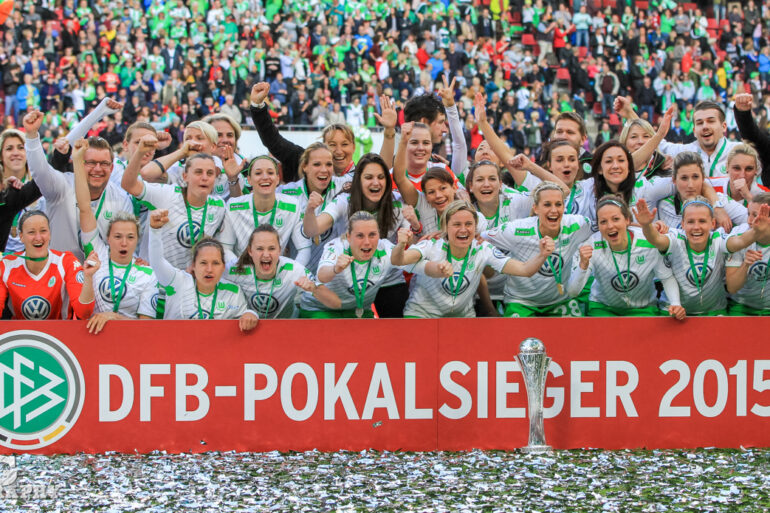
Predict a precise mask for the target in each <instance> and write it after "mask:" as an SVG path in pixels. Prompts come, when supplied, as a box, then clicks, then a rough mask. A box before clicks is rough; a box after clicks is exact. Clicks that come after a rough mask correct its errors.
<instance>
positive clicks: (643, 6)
mask: <svg viewBox="0 0 770 513" xmlns="http://www.w3.org/2000/svg"><path fill="white" fill-rule="evenodd" d="M649 6H650V4H649V2H636V7H637V9H647V8H648V7H649Z"/></svg>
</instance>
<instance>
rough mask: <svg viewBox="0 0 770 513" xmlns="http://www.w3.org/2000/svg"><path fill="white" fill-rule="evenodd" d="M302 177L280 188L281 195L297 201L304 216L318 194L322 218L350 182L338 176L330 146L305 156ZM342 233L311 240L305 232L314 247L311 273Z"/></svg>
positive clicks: (313, 147)
mask: <svg viewBox="0 0 770 513" xmlns="http://www.w3.org/2000/svg"><path fill="white" fill-rule="evenodd" d="M299 174H300V179H299V180H297V181H296V182H291V183H287V184H285V185H282V186H280V187H279V188H278V191H279V192H281V193H282V194H285V195H286V196H290V197H292V198H294V199H295V200H296V201H297V205H299V207H300V211H301V212H304V211H305V207H307V203H308V200H309V199H310V195H311V194H312V193H314V192H315V193H318V194H319V195H320V196H321V204H320V205H318V207H316V210H315V212H316V215H318V214H320V213H321V212H322V211H323V209H324V208H326V205H328V204H329V203H331V201H332V200H333V199H334V198H336V197H337V195H338V194H340V193H341V192H342V187H343V185H344V184H345V183H347V182H348V181H349V179H348V178H345V177H338V176H335V175H334V159H333V156H332V152H331V150H330V149H329V147H328V146H326V144H324V143H320V142H316V143H313V144H311V145H310V146H308V147H307V149H305V151H304V152H303V153H302V156H301V157H300V159H299ZM340 233H341V232H339V231H337V230H336V229H335V228H331V229H329V230H326V231H324V232H322V233H320V234H319V235H316V236H314V237H309V236H308V235H307V234H306V233H305V232H304V231H302V235H303V236H304V237H305V238H306V239H307V241H306V242H305V244H306V245H309V246H310V259H309V260H308V264H307V267H308V269H310V270H311V271H312V270H315V268H316V267H317V266H318V260H319V259H320V258H321V255H322V253H323V248H324V245H325V244H326V243H327V242H328V241H330V240H331V239H332V238H333V237H336V236H337V235H339V234H340Z"/></svg>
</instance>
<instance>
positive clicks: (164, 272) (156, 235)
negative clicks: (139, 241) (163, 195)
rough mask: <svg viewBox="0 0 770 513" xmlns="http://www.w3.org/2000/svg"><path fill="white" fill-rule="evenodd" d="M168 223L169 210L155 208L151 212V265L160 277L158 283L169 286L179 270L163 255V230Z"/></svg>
mask: <svg viewBox="0 0 770 513" xmlns="http://www.w3.org/2000/svg"><path fill="white" fill-rule="evenodd" d="M166 223H168V210H155V211H153V212H151V213H150V244H149V245H150V247H149V257H150V267H152V270H153V271H155V275H156V276H157V277H158V283H159V284H160V285H162V286H163V287H168V286H170V285H171V284H172V283H173V282H174V278H176V275H177V273H178V272H181V271H179V270H178V269H176V268H175V267H174V266H173V265H171V264H170V263H169V261H168V260H166V257H165V256H164V255H163V237H162V236H161V231H162V229H163V226H164V225H165V224H166Z"/></svg>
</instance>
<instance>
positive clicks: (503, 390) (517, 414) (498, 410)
mask: <svg viewBox="0 0 770 513" xmlns="http://www.w3.org/2000/svg"><path fill="white" fill-rule="evenodd" d="M514 371H516V372H521V367H519V362H497V365H496V366H495V378H496V380H495V399H496V402H495V418H498V419H523V418H525V417H526V415H527V413H526V411H525V409H524V408H509V407H508V394H518V393H519V384H518V383H513V382H510V381H508V373H509V372H514Z"/></svg>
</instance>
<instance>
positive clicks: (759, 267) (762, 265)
mask: <svg viewBox="0 0 770 513" xmlns="http://www.w3.org/2000/svg"><path fill="white" fill-rule="evenodd" d="M767 272H768V269H767V262H762V261H759V262H755V263H754V265H752V266H751V267H749V276H751V277H752V278H754V279H755V280H757V281H764V280H766V279H767Z"/></svg>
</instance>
